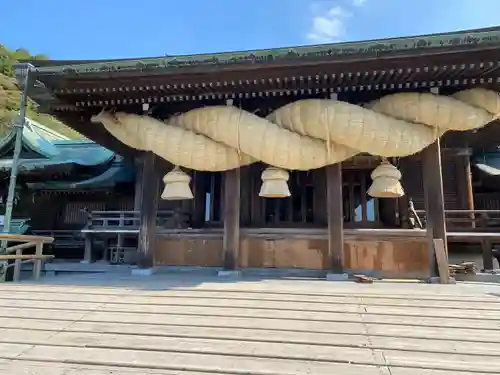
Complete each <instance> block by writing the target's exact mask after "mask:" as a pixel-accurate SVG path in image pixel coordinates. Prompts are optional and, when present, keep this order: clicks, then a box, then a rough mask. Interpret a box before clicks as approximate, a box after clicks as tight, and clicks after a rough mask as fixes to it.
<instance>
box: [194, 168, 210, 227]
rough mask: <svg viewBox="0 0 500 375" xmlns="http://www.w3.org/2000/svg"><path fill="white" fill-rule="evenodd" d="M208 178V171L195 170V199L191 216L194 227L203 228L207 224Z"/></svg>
mask: <svg viewBox="0 0 500 375" xmlns="http://www.w3.org/2000/svg"><path fill="white" fill-rule="evenodd" d="M206 178H207V173H203V172H199V171H193V183H192V186H193V195H194V200H193V209H192V217H191V225H192V227H193V228H201V227H203V225H204V224H205V209H206V207H205V206H206ZM212 199H213V197H212Z"/></svg>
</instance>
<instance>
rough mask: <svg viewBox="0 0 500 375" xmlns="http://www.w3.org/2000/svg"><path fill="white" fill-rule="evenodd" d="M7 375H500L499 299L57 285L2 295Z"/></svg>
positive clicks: (467, 293)
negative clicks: (499, 374)
mask: <svg viewBox="0 0 500 375" xmlns="http://www.w3.org/2000/svg"><path fill="white" fill-rule="evenodd" d="M0 325H1V327H0V330H1V336H0V373H2V374H10V375H19V374H31V375H77V374H78V375H101V374H102V375H103V374H108V375H109V374H115V373H116V374H129V375H139V374H141V375H152V374H157V375H160V374H180V375H184V374H185V375H195V374H198V375H202V374H205V375H206V374H240V375H242V374H259V375H274V374H280V375H285V374H286V375H291V374H295V375H296V374H311V375H331V374H343V375H363V374H368V375H372V374H373V375H424V374H425V375H452V374H453V375H455V374H498V373H500V334H499V332H500V286H498V285H485V284H459V285H425V284H401V283H379V284H373V285H364V284H355V283H350V282H349V283H347V282H346V283H338V282H326V281H319V280H303V279H302V280H245V281H230V280H225V281H224V280H221V279H216V278H215V277H212V276H201V275H197V276H196V275H193V274H176V275H155V276H152V277H144V278H140V277H131V276H125V275H117V274H115V275H111V274H107V275H82V276H77V277H75V276H71V277H66V276H58V277H56V278H46V279H42V280H41V281H39V282H22V283H18V284H15V283H8V284H1V285H0Z"/></svg>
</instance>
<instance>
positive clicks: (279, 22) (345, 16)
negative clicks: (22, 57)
mask: <svg viewBox="0 0 500 375" xmlns="http://www.w3.org/2000/svg"><path fill="white" fill-rule="evenodd" d="M0 2H1V8H0V9H1V11H2V13H4V14H2V22H0V43H3V44H5V45H6V46H7V47H10V48H18V47H25V48H27V49H28V50H30V52H31V53H33V54H35V53H45V54H47V55H49V56H50V57H51V58H54V59H104V58H120V57H147V56H159V55H164V54H189V53H201V52H220V51H231V50H241V49H257V48H269V47H285V46H294V45H303V44H315V43H326V42H337V41H352V40H365V39H373V38H384V37H392V36H405V35H414V34H423V33H435V32H445V31H452V30H459V29H467V28H479V27H487V26H494V25H495V24H500V1H499V0H247V1H239V0H143V1H133V0H120V1H118V0H45V1H40V0H23V1H20V0H1V1H0Z"/></svg>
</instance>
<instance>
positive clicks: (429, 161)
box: [422, 139, 448, 277]
mask: <svg viewBox="0 0 500 375" xmlns="http://www.w3.org/2000/svg"><path fill="white" fill-rule="evenodd" d="M422 173H423V180H424V196H425V212H426V220H427V226H426V227H427V237H428V243H429V271H430V276H431V277H432V276H438V268H437V263H436V254H435V251H434V241H433V240H434V239H442V240H443V243H444V246H445V251H446V254H448V245H447V241H446V221H445V212H444V195H443V177H442V167H441V147H440V141H439V139H438V140H437V141H436V142H434V143H433V144H431V145H430V146H428V147H427V148H425V149H424V150H423V151H422Z"/></svg>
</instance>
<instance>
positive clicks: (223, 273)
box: [217, 270, 241, 278]
mask: <svg viewBox="0 0 500 375" xmlns="http://www.w3.org/2000/svg"><path fill="white" fill-rule="evenodd" d="M217 276H219V277H228V278H240V277H241V271H239V270H220V271H219V272H217Z"/></svg>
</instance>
